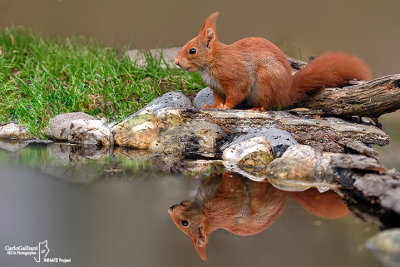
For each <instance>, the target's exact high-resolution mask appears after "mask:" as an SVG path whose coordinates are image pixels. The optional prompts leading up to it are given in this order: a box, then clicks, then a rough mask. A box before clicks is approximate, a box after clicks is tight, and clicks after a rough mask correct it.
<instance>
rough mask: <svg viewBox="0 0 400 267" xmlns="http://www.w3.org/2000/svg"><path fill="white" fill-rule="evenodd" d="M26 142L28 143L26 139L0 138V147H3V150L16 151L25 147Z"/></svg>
mask: <svg viewBox="0 0 400 267" xmlns="http://www.w3.org/2000/svg"><path fill="white" fill-rule="evenodd" d="M28 144H29V143H28V142H26V141H18V140H17V141H13V140H7V141H2V140H0V149H4V150H5V151H8V152H17V151H18V150H21V149H23V148H24V147H26V146H27V145H28Z"/></svg>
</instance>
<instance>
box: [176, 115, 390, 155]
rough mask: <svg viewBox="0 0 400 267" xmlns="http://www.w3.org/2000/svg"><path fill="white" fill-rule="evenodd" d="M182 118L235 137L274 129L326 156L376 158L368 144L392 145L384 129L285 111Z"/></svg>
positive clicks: (186, 116) (187, 116)
mask: <svg viewBox="0 0 400 267" xmlns="http://www.w3.org/2000/svg"><path fill="white" fill-rule="evenodd" d="M181 114H182V117H183V118H184V120H206V121H208V122H212V123H216V124H218V125H219V126H220V127H222V128H223V129H227V130H228V132H229V131H230V132H231V133H232V134H236V135H238V134H243V133H247V132H248V131H249V129H251V128H257V127H258V128H265V127H275V128H278V129H281V130H286V131H288V132H289V133H290V134H291V135H292V136H293V138H294V139H296V141H297V142H299V143H300V144H306V145H310V146H312V147H314V148H317V149H320V150H323V151H327V152H345V151H346V150H348V149H353V150H355V151H357V152H359V153H363V154H375V152H374V151H373V150H372V149H370V148H368V147H367V146H365V144H368V145H369V144H377V145H381V146H383V145H387V144H388V143H389V136H388V135H387V134H386V133H384V132H383V131H382V130H381V129H379V128H377V127H375V126H372V125H364V124H356V123H351V122H347V121H345V120H342V119H339V118H319V119H312V118H309V119H307V118H301V117H299V116H296V115H293V114H290V113H289V112H286V111H269V112H261V111H254V110H229V111H227V110H217V109H209V110H199V111H198V112H193V110H183V111H182V113H181ZM350 140H351V141H350ZM356 144H358V146H356Z"/></svg>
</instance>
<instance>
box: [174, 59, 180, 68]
mask: <svg viewBox="0 0 400 267" xmlns="http://www.w3.org/2000/svg"><path fill="white" fill-rule="evenodd" d="M175 65H177V66H178V67H180V66H181V64H180V63H179V60H178V59H175Z"/></svg>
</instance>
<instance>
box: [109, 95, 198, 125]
mask: <svg viewBox="0 0 400 267" xmlns="http://www.w3.org/2000/svg"><path fill="white" fill-rule="evenodd" d="M174 108H177V109H179V108H193V105H192V102H191V101H190V99H189V98H188V97H186V96H185V95H184V94H182V93H180V92H168V93H165V94H163V95H162V96H160V97H157V98H155V99H153V100H152V101H151V102H150V103H149V104H147V105H146V106H145V107H144V108H142V109H141V110H139V111H137V112H135V113H134V114H132V115H130V116H128V117H127V118H125V119H123V120H122V121H119V122H116V123H113V124H111V125H110V127H111V128H113V127H114V126H116V125H117V124H121V123H124V122H125V121H128V120H131V119H132V118H134V117H136V116H139V115H144V114H157V113H158V112H163V110H167V109H174Z"/></svg>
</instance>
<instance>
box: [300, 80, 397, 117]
mask: <svg viewBox="0 0 400 267" xmlns="http://www.w3.org/2000/svg"><path fill="white" fill-rule="evenodd" d="M354 83H355V84H354V85H351V86H346V87H342V88H324V89H322V90H320V91H318V92H316V93H314V94H312V95H310V96H307V97H305V98H304V99H302V100H301V101H300V102H299V103H298V104H297V106H299V107H306V108H309V109H312V110H317V111H318V112H319V113H320V114H323V115H330V116H340V117H348V116H365V117H370V118H378V117H379V116H381V115H383V114H385V113H390V112H393V111H396V110H398V109H400V74H394V75H389V76H385V77H381V78H377V79H375V80H371V81H368V82H366V81H359V82H354Z"/></svg>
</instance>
